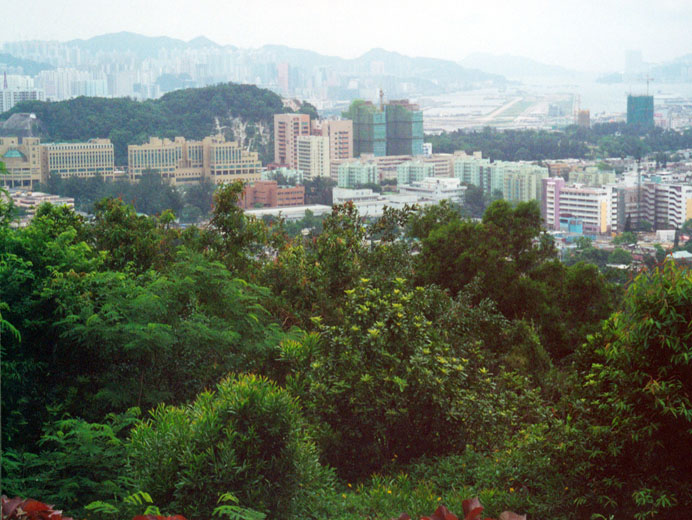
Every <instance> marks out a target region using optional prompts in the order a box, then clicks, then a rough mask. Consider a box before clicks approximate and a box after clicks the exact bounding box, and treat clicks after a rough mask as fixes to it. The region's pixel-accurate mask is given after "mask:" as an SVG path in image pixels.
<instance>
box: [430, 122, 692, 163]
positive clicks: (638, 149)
mask: <svg viewBox="0 0 692 520" xmlns="http://www.w3.org/2000/svg"><path fill="white" fill-rule="evenodd" d="M425 140H426V142H430V143H432V145H433V150H434V151H435V152H437V153H453V152H454V151H456V150H464V151H466V152H474V151H478V150H480V151H482V152H483V157H487V158H489V159H491V160H493V161H496V160H501V161H542V160H544V159H568V158H573V159H594V158H606V157H622V158H624V157H635V158H642V157H644V156H646V155H648V154H650V153H658V154H662V155H661V156H662V157H667V156H666V153H670V152H674V151H676V150H681V149H686V148H692V129H686V130H684V131H682V132H678V131H676V130H662V129H661V128H653V129H651V130H649V131H647V132H644V133H642V132H640V131H638V130H636V129H632V128H629V127H628V126H627V125H626V124H624V123H608V124H598V125H594V126H593V127H592V128H578V127H576V126H571V127H567V128H565V129H564V130H559V131H551V130H503V131H500V130H497V129H494V128H490V127H487V128H484V129H483V130H474V131H464V130H456V131H454V132H443V133H441V134H439V135H428V136H426V139H425Z"/></svg>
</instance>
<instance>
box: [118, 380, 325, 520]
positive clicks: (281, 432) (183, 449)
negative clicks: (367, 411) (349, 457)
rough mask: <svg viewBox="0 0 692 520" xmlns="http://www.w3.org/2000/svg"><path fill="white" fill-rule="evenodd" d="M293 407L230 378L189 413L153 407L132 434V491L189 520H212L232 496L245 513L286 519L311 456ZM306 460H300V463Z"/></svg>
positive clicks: (269, 389)
mask: <svg viewBox="0 0 692 520" xmlns="http://www.w3.org/2000/svg"><path fill="white" fill-rule="evenodd" d="M302 427H303V425H302V421H301V417H300V411H299V408H298V405H297V403H296V401H295V400H294V399H293V398H292V397H291V396H290V395H289V394H288V393H287V392H286V391H284V390H282V389H280V388H279V387H278V386H276V385H275V384H274V383H272V382H270V381H268V380H266V379H264V378H262V377H258V376H253V375H246V376H232V377H229V378H226V379H224V380H223V381H222V382H221V383H219V384H218V385H217V387H216V391H206V392H203V393H202V394H200V395H199V396H198V397H197V399H196V400H195V401H194V402H192V403H190V404H189V405H184V406H181V407H172V406H163V405H161V406H159V407H158V408H156V409H155V410H154V411H153V412H152V414H151V419H150V420H148V421H146V422H145V423H143V424H141V425H140V426H139V427H138V428H137V429H135V430H134V431H133V433H132V439H131V445H130V447H129V454H130V457H131V459H132V464H133V467H134V474H135V476H136V481H137V484H138V485H139V487H140V488H142V489H147V490H149V491H150V492H151V495H152V497H154V500H155V501H156V502H157V503H164V504H168V506H169V507H170V508H171V509H174V510H176V511H180V512H182V513H183V514H185V515H186V516H188V517H189V518H193V519H196V518H200V519H202V518H205V519H206V518H211V516H212V513H213V511H214V510H215V509H216V508H217V502H218V500H219V499H220V498H221V497H222V496H227V495H224V494H226V493H232V494H233V495H234V496H236V497H237V498H238V500H239V503H240V505H242V506H243V507H244V508H247V507H250V508H253V509H257V510H258V511H261V512H263V513H266V514H268V515H270V517H271V518H285V517H286V516H288V515H289V514H290V513H291V512H292V510H293V507H294V504H293V499H294V498H295V497H296V496H297V495H298V493H299V488H300V486H299V484H302V483H303V482H302V480H301V476H302V474H303V472H306V471H308V472H309V471H314V468H309V467H308V468H305V467H302V466H301V464H300V462H301V461H306V460H308V461H311V464H312V465H313V466H314V465H315V464H317V462H316V460H315V458H314V457H312V456H310V451H311V450H312V449H313V448H312V446H311V445H310V443H309V442H308V441H307V440H306V439H305V437H304V434H303V433H302V432H301V429H302ZM306 454H307V457H306Z"/></svg>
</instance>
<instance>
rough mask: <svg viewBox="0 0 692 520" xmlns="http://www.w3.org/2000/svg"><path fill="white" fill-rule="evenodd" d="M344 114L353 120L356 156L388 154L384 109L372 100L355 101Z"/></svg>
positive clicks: (354, 151)
mask: <svg viewBox="0 0 692 520" xmlns="http://www.w3.org/2000/svg"><path fill="white" fill-rule="evenodd" d="M344 115H345V116H346V117H348V118H349V119H351V120H353V156H354V157H360V156H361V154H364V153H369V154H373V155H374V156H375V157H382V156H383V155H387V120H386V117H385V114H384V112H383V111H382V110H380V109H379V108H377V107H376V106H375V105H373V104H372V103H370V102H363V101H360V102H359V101H354V102H353V103H351V107H350V108H349V111H348V112H347V113H346V114H344Z"/></svg>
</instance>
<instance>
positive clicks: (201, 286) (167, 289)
mask: <svg viewBox="0 0 692 520" xmlns="http://www.w3.org/2000/svg"><path fill="white" fill-rule="evenodd" d="M51 294H53V295H54V296H55V298H59V301H60V302H61V304H60V308H59V312H58V313H56V325H57V326H58V327H59V331H60V336H61V338H62V342H61V363H60V364H61V366H63V367H64V370H67V371H68V373H71V372H72V370H71V369H70V367H72V366H74V367H81V366H85V364H88V366H89V367H90V370H89V371H88V372H86V373H85V372H83V371H81V370H77V373H79V372H81V374H80V376H79V377H77V373H75V379H74V381H72V382H71V383H70V386H71V387H72V388H73V391H75V392H77V396H78V398H79V401H80V406H81V409H82V411H83V413H87V412H90V413H92V414H93V413H96V412H97V411H99V410H104V409H122V408H127V407H130V406H141V407H143V408H149V407H153V406H155V405H156V404H157V403H159V402H162V401H165V402H169V403H179V402H182V401H185V400H188V399H191V398H192V397H194V395H195V394H196V393H198V392H200V391H201V390H203V389H204V388H205V387H208V386H210V385H213V384H214V383H215V382H216V381H218V380H219V378H220V377H222V376H223V375H224V374H226V373H227V372H229V371H233V370H253V369H260V368H261V367H262V366H263V365H264V364H266V363H267V362H268V361H269V360H270V359H271V356H272V351H273V349H274V346H275V345H276V343H277V342H278V341H279V340H280V338H281V337H282V335H281V333H280V331H278V330H277V328H276V326H273V325H271V324H270V323H269V322H268V320H267V314H266V311H264V309H263V308H262V306H261V305H260V299H261V298H262V296H263V291H262V290H260V289H259V288H257V287H254V286H251V285H249V284H247V283H246V282H244V281H242V280H237V279H234V278H233V277H232V275H231V273H229V272H228V271H227V270H226V269H225V268H224V267H223V265H221V264H220V263H217V262H211V261H209V260H208V259H206V258H205V257H203V256H202V255H200V254H198V253H192V252H189V251H187V250H181V251H180V252H179V253H178V256H177V257H176V261H175V262H174V263H173V264H172V265H171V266H169V267H168V269H167V270H166V274H165V275H164V274H161V273H157V272H154V271H149V272H147V273H145V274H144V275H142V276H139V277H132V276H128V275H127V274H124V273H117V272H105V273H93V274H89V275H86V276H83V275H82V276H79V275H74V274H67V275H65V276H58V277H56V279H55V280H54V281H53V284H52V287H51ZM182 382H184V384H182Z"/></svg>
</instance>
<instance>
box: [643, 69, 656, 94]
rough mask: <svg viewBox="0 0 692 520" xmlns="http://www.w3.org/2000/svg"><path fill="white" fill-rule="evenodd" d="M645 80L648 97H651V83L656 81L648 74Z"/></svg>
mask: <svg viewBox="0 0 692 520" xmlns="http://www.w3.org/2000/svg"><path fill="white" fill-rule="evenodd" d="M644 79H645V80H646V95H647V96H648V95H649V82H650V81H654V78H652V77H651V76H649V75H648V74H647V75H646V77H645V78H644Z"/></svg>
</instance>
